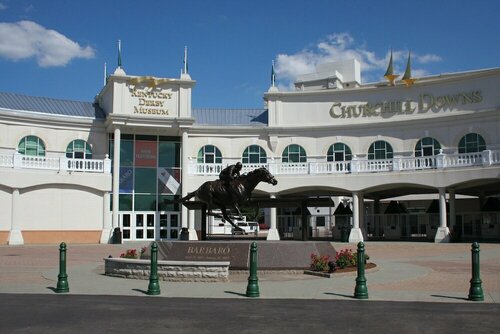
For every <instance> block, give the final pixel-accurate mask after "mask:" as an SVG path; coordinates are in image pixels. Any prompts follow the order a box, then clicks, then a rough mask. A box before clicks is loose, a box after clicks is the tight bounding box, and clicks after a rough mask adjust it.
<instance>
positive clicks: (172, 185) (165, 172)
mask: <svg viewBox="0 0 500 334" xmlns="http://www.w3.org/2000/svg"><path fill="white" fill-rule="evenodd" d="M158 193H159V194H173V195H180V194H181V171H180V169H173V168H164V167H162V168H158Z"/></svg>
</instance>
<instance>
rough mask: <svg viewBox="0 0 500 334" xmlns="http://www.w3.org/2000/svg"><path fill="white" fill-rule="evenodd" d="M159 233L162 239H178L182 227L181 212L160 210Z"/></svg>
mask: <svg viewBox="0 0 500 334" xmlns="http://www.w3.org/2000/svg"><path fill="white" fill-rule="evenodd" d="M158 217H159V218H158V220H159V222H160V223H159V224H158V225H157V235H159V239H160V240H165V239H178V238H179V229H180V219H179V212H159V213H158Z"/></svg>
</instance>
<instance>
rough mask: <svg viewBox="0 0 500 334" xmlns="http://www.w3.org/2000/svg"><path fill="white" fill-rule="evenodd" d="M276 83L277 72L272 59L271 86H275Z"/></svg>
mask: <svg viewBox="0 0 500 334" xmlns="http://www.w3.org/2000/svg"><path fill="white" fill-rule="evenodd" d="M275 83H276V72H274V60H273V61H272V65H271V86H272V87H275V86H276V85H275Z"/></svg>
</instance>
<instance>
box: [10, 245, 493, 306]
mask: <svg viewBox="0 0 500 334" xmlns="http://www.w3.org/2000/svg"><path fill="white" fill-rule="evenodd" d="M261 242H265V241H261ZM146 244H147V243H128V244H125V245H72V244H69V245H68V252H67V259H68V263H67V274H68V282H69V288H70V292H69V293H70V294H84V295H129V296H146V295H145V292H146V290H147V287H148V281H147V280H131V279H123V278H115V277H107V276H105V275H104V274H103V273H104V261H103V260H102V259H103V258H104V257H107V256H109V255H112V256H113V257H118V256H119V255H120V254H121V253H122V252H124V251H125V250H126V249H130V248H136V249H140V248H141V247H142V246H144V245H146ZM333 244H334V246H335V248H336V249H337V251H338V250H340V249H343V248H350V249H352V250H353V251H354V250H355V248H356V245H354V244H345V243H333ZM480 246H481V253H480V258H481V279H482V282H483V284H482V287H483V291H484V298H485V301H484V302H486V303H499V302H500V244H486V243H483V244H481V245H480ZM365 248H366V252H367V254H369V255H370V261H371V262H374V263H376V264H377V268H376V269H375V270H373V271H370V272H367V273H366V279H367V287H368V293H369V300H379V301H426V302H467V303H472V302H470V301H467V295H468V291H469V287H470V283H469V281H470V279H471V277H472V276H471V275H472V274H471V252H470V249H471V245H470V244H468V243H467V244H466V243H462V244H434V243H412V242H366V243H365ZM58 270H59V248H58V245H44V246H31V245H28V246H0V293H48V294H54V291H53V289H54V288H55V286H56V284H57V274H58ZM247 276H248V275H245V274H239V275H230V281H229V282H225V283H198V282H193V283H182V282H164V281H160V288H161V295H160V297H192V298H246V297H245V291H246V285H247ZM355 278H356V274H355V273H353V274H352V275H351V276H346V275H342V276H338V277H334V278H331V279H330V278H319V277H315V276H309V275H302V274H290V273H279V274H269V273H266V274H259V288H260V298H269V299H281V298H287V299H290V298H292V299H295V298H296V299H344V300H345V299H352V296H353V293H354V287H355Z"/></svg>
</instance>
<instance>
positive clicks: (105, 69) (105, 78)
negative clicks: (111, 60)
mask: <svg viewBox="0 0 500 334" xmlns="http://www.w3.org/2000/svg"><path fill="white" fill-rule="evenodd" d="M107 83H108V70H107V68H106V62H104V86H106V84H107Z"/></svg>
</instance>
